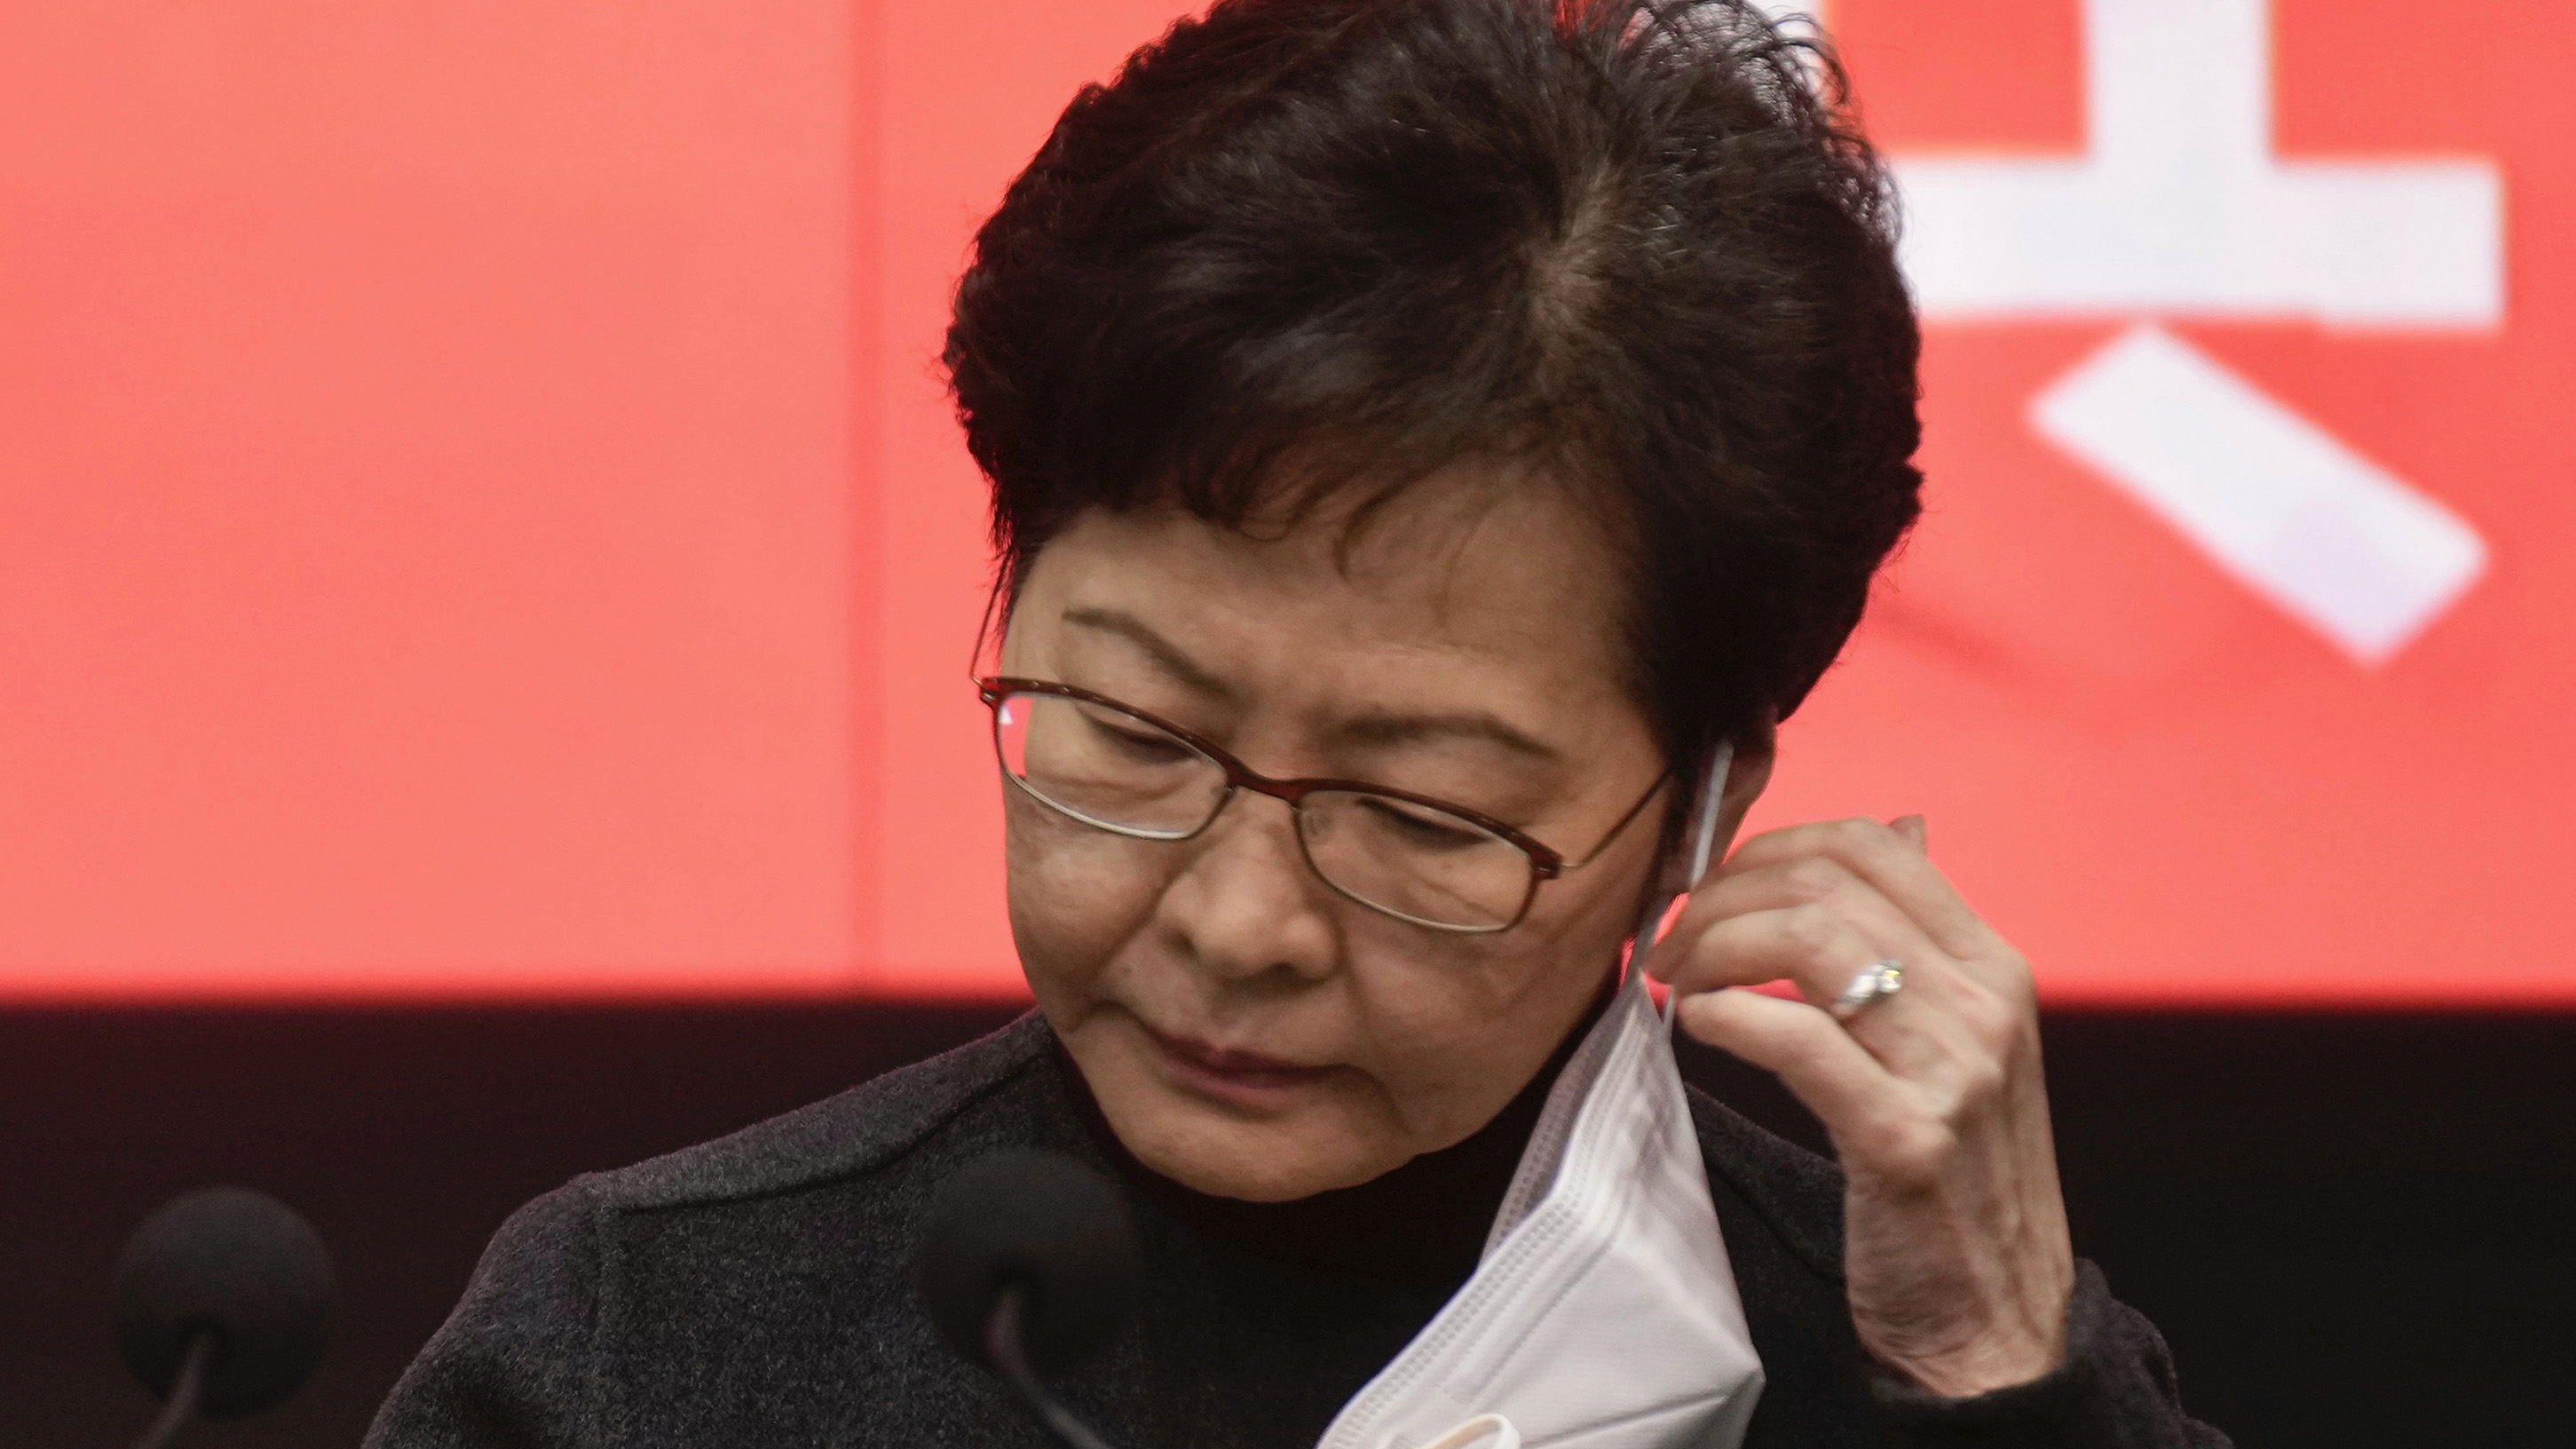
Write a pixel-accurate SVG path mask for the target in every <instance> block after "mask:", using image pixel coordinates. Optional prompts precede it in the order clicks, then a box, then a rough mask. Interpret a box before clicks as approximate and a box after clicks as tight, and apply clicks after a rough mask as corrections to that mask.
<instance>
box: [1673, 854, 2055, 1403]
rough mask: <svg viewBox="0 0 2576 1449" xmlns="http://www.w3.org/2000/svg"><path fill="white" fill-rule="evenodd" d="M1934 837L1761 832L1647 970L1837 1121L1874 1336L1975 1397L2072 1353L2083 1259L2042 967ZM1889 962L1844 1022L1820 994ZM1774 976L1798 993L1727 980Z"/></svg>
mask: <svg viewBox="0 0 2576 1449" xmlns="http://www.w3.org/2000/svg"><path fill="white" fill-rule="evenodd" d="M1923 840H1924V833H1923V822H1922V819H1921V818H1920V817H1919V816H1914V817H1907V818H1906V819H1903V820H1899V821H1897V822H1895V823H1894V824H1893V825H1881V824H1879V823H1878V822H1876V821H1872V820H1846V821H1839V822H1836V823H1833V824H1820V825H1799V826H1793V827H1791V828H1789V829H1785V830H1774V831H1771V832H1769V833H1768V834H1765V835H1761V836H1757V837H1755V838H1754V839H1752V840H1750V841H1747V842H1745V844H1744V845H1743V846H1742V847H1741V848H1740V849H1738V850H1737V851H1736V852H1735V853H1734V854H1733V855H1732V856H1731V857H1729V858H1728V859H1727V860H1726V862H1725V863H1724V864H1723V865H1721V866H1719V867H1718V868H1717V869H1715V870H1712V871H1711V872H1709V874H1708V876H1707V878H1706V879H1704V880H1702V881H1701V882H1700V883H1699V887H1698V889H1696V890H1694V891H1693V892H1692V894H1691V899H1690V904H1689V906H1688V907H1687V908H1686V909H1685V910H1684V911H1683V912H1682V916H1681V919H1680V921H1679V922H1677V923H1676V924H1675V926H1674V928H1673V930H1672V931H1671V932H1670V933H1669V934H1668V935H1666V936H1665V938H1664V939H1663V940H1662V941H1661V942H1660V943H1659V944H1658V945H1657V946H1656V947H1655V950H1654V953H1653V954H1652V955H1651V956H1650V957H1648V959H1647V967H1646V969H1647V970H1648V972H1649V973H1650V974H1652V975H1654V976H1655V977H1657V978H1659V979H1661V980H1663V981H1666V982H1668V983H1670V984H1671V986H1672V988H1673V989H1674V990H1675V991H1678V992H1680V993H1681V994H1682V996H1683V998H1684V999H1683V1001H1682V1004H1681V1024H1682V1026H1683V1028H1684V1029H1685V1030H1687V1031H1689V1032H1690V1034H1691V1035H1692V1036H1695V1037H1697V1038H1699V1039H1700V1040H1701V1041H1704V1042H1707V1043H1709V1044H1710V1045H1712V1046H1716V1047H1721V1048H1724V1049H1725V1050H1727V1051H1730V1052H1733V1053H1734V1054H1735V1055H1737V1056H1739V1057H1742V1058H1744V1059H1745V1060H1747V1061H1750V1062H1753V1063H1755V1064H1756V1065H1759V1066H1762V1067H1766V1068H1768V1069H1770V1070H1771V1071H1774V1072H1777V1073H1779V1075H1780V1077H1781V1079H1782V1080H1784V1081H1785V1082H1787V1083H1788V1085H1789V1088H1790V1090H1791V1091H1794V1092H1795V1093H1797V1094H1798V1097H1799V1099H1800V1100H1802V1101H1804V1102H1805V1103H1806V1104H1807V1106H1808V1107H1809V1108H1810V1109H1812V1110H1813V1111H1814V1112H1815V1114H1816V1115H1817V1117H1819V1118H1821V1119H1822V1120H1823V1122H1824V1125H1825V1128H1826V1130H1827V1131H1828V1132H1830V1133H1831V1134H1832V1136H1833V1140H1834V1148H1835V1151H1836V1153H1837V1154H1838V1155H1839V1156H1840V1157H1841V1159H1842V1167H1843V1173H1844V1177H1845V1180H1846V1184H1847V1186H1846V1190H1845V1205H1846V1212H1847V1219H1846V1224H1845V1240H1846V1244H1845V1250H1844V1251H1845V1271H1846V1276H1847V1280H1848V1287H1849V1291H1850V1298H1851V1309H1852V1319H1853V1322H1854V1325H1855V1326H1856V1327H1857V1328H1858V1329H1859V1332H1860V1341H1861V1344H1862V1346H1864V1347H1865V1348H1867V1349H1868V1350H1869V1352H1870V1353H1871V1354H1872V1355H1873V1356H1875V1357H1876V1358H1877V1359H1878V1360H1879V1361H1880V1362H1882V1363H1884V1364H1886V1365H1887V1366H1889V1367H1890V1368H1893V1369H1896V1370H1898V1371H1899V1372H1901V1373H1903V1374H1905V1375H1906V1376H1907V1377H1908V1378H1910V1379H1912V1380H1913V1381H1914V1382H1915V1383H1917V1384H1919V1385H1921V1386H1922V1387H1923V1388H1924V1389H1926V1390H1928V1391H1930V1392H1932V1393H1935V1394H1940V1395H1944V1396H1949V1397H1965V1396H1967V1395H1971V1394H1978V1393H1983V1392H1986V1391H1989V1390H1992V1389H1999V1388H2005V1387H2008V1386H2011V1385H2013V1384H2019V1383H2026V1382H2028V1381H2029V1380H2031V1379H2035V1378H2038V1377H2040V1376H2041V1375H2043V1374H2046V1373H2047V1372H2049V1371H2050V1370H2051V1369H2053V1368H2055V1367H2056V1366H2057V1365H2058V1363H2059V1362H2060V1361H2061V1360H2062V1359H2063V1358H2064V1356H2065V1329H2066V1306H2067V1298H2068V1295H2069V1293H2070V1292H2071V1291H2072V1290H2073V1284H2074V1276H2075V1275H2074V1254H2073V1250H2072V1249H2071V1248H2070V1246H2069V1245H2068V1241H2067V1233H2066V1209H2065V1204H2064V1200H2063V1198H2062V1197H2061V1195H2060V1193H2059V1190H2058V1184H2057V1158H2056V1151H2055V1148H2054V1146H2053V1145H2052V1143H2051V1141H2050V1137H2049V1128H2048V1099H2047V1094H2046V1090H2045V1087H2044V1085H2043V1083H2042V1081H2041V1078H2040V1066H2039V1015H2038V1006H2037V997H2036V994H2035V993H2034V991H2033V989H2032V986H2031V975H2030V966H2029V964H2028V963H2027V962H2025V961H2024V960H2023V959H2022V957H2021V954H2020V953H2019V952H2017V951H2015V950H2014V949H2013V948H2012V947H2011V945H2009V944H2008V943H2006V942H2005V941H2004V939H2003V938H2002V937H2001V936H1998V935H1997V934H1995V932H1994V930H1993V929H1992V928H1991V927H1989V926H1987V925H1986V923H1985V922H1984V921H1982V920H1979V919H1978V918H1977V915H1976V913H1975V912H1974V911H1971V910H1970V909H1969V908H1968V905H1967V903H1966V902H1965V901H1963V900H1961V899H1960V898H1959V894H1958V892H1957V891H1955V890H1953V889H1952V888H1951V886H1950V883H1949V881H1948V880H1946V879H1944V878H1943V877H1942V875H1941V873H1940V872H1939V871H1938V870H1935V869H1934V868H1933V866H1932V862H1931V860H1930V859H1929V858H1928V857H1927V856H1926V855H1925V854H1924V848H1923ZM1884 960H1894V961H1896V962H1897V963H1899V964H1900V965H1901V966H1902V968H1903V972H1904V975H1903V980H1902V985H1901V987H1900V989H1899V990H1898V991H1897V992H1896V993H1895V994H1894V995H1892V996H1888V997H1885V998H1883V999H1881V1000H1878V1001H1875V1002H1873V1003H1871V1004H1869V1005H1867V1006H1865V1007H1863V1008H1861V1010H1860V1011H1859V1012H1858V1013H1857V1014H1855V1015H1853V1016H1852V1017H1851V1018H1850V1019H1849V1020H1846V1021H1837V1020H1836V1019H1835V1018H1834V1017H1833V1015H1832V1014H1831V1013H1830V1012H1829V1011H1828V1010H1827V1007H1828V1006H1829V1005H1830V1004H1831V1003H1832V1002H1833V1001H1834V999H1835V998H1836V997H1838V996H1840V995H1841V994H1842V993H1843V991H1844V989H1845V988H1846V987H1848V986H1850V985H1851V984H1852V979H1853V977H1855V976H1856V975H1857V974H1859V973H1860V972H1861V971H1863V970H1865V969H1867V968H1868V967H1870V966H1871V965H1872V964H1873V963H1876V962H1880V961H1884ZM1781 980H1786V981H1790V982H1793V983H1795V984H1796V986H1797V988H1798V993H1799V995H1800V996H1802V997H1804V998H1805V999H1804V1000H1803V1001H1789V1000H1785V999H1782V998H1779V997H1774V996H1766V995H1761V994H1758V993H1755V992H1750V991H1720V990H1718V988H1720V987H1727V986H1752V985H1758V984H1760V983H1763V982H1767V981H1781Z"/></svg>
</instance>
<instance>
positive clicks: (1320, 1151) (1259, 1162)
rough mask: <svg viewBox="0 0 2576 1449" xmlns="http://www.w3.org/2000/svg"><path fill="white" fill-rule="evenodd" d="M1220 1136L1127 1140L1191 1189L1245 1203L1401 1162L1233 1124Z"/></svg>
mask: <svg viewBox="0 0 2576 1449" xmlns="http://www.w3.org/2000/svg"><path fill="white" fill-rule="evenodd" d="M1225 1134H1226V1135H1225V1137H1224V1139H1223V1140H1221V1141H1211V1140H1209V1139H1208V1138H1207V1137H1206V1136H1204V1135H1202V1134H1199V1133H1184V1134H1178V1136H1179V1140H1177V1141H1174V1142H1172V1143H1169V1144H1161V1143H1150V1142H1149V1143H1148V1144H1146V1145H1145V1147H1144V1148H1143V1149H1140V1148H1139V1146H1138V1145H1137V1144H1134V1143H1130V1144H1129V1145H1128V1150H1129V1151H1130V1152H1134V1153H1135V1154H1136V1158H1137V1160H1138V1161H1140V1162H1142V1163H1144V1164H1145V1165H1146V1166H1147V1167H1149V1168H1152V1169H1153V1170H1154V1171H1155V1172H1158V1173H1160V1174H1162V1175H1163V1176H1165V1177H1168V1178H1170V1179H1171V1180H1173V1181H1174V1182H1177V1183H1179V1184H1180V1185H1181V1186H1183V1187H1186V1188H1188V1189H1190V1190H1191V1191H1192V1192H1200V1193H1205V1194H1207V1195H1208V1196H1210V1197H1227V1198H1237V1199H1240V1200H1242V1201H1245V1202H1290V1201H1293V1200H1295V1199H1297V1198H1301V1197H1312V1196H1314V1195H1315V1194H1316V1193H1319V1192H1329V1191H1331V1190H1332V1189H1334V1188H1337V1187H1356V1186H1358V1185H1359V1184H1361V1183H1363V1182H1366V1181H1368V1180H1369V1179H1371V1178H1374V1177H1377V1176H1380V1175H1381V1174H1383V1173H1386V1172H1388V1171H1390V1170H1392V1169H1393V1168H1395V1167H1397V1166H1399V1165H1401V1159H1398V1160H1396V1161H1390V1162H1377V1161H1374V1160H1364V1159H1362V1158H1360V1157H1359V1156H1357V1155H1355V1154H1353V1153H1351V1152H1349V1151H1348V1150H1347V1149H1345V1150H1341V1151H1335V1150H1332V1149H1330V1148H1324V1147H1321V1146H1319V1145H1318V1144H1312V1143H1304V1142H1299V1141H1296V1140H1295V1139H1294V1138H1289V1139H1288V1140H1280V1138H1281V1137H1282V1136H1283V1135H1284V1134H1279V1133H1275V1132H1270V1131H1263V1130H1261V1129H1257V1128H1253V1129H1247V1128H1245V1127H1243V1126H1242V1125H1241V1124H1232V1125H1230V1126H1229V1127H1227V1128H1226V1129H1225Z"/></svg>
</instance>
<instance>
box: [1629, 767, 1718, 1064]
mask: <svg viewBox="0 0 2576 1449" xmlns="http://www.w3.org/2000/svg"><path fill="white" fill-rule="evenodd" d="M1734 763H1735V745H1734V744H1733V742H1731V741H1728V740H1719V741H1718V742H1717V743H1716V744H1714V745H1711V746H1709V750H1708V757H1707V759H1706V760H1705V761H1703V762H1702V764H1701V766H1700V771H1699V785H1698V788H1697V789H1696V790H1694V791H1693V792H1692V794H1691V832H1690V870H1689V872H1688V873H1687V874H1685V875H1683V876H1681V877H1680V879H1679V880H1675V879H1674V878H1673V877H1672V876H1670V875H1666V876H1665V877H1664V878H1663V879H1662V880H1660V881H1658V882H1657V884H1658V885H1659V886H1661V887H1662V889H1660V890H1658V891H1656V892H1655V893H1654V894H1653V895H1652V896H1650V897H1648V898H1647V904H1646V913H1645V914H1644V915H1643V916H1641V917H1639V918H1638V920H1637V931H1636V935H1635V936H1634V937H1633V938H1632V939H1631V941H1630V943H1629V946H1628V973H1627V974H1628V977H1629V979H1631V980H1634V979H1635V978H1636V976H1637V974H1638V973H1639V972H1641V971H1643V970H1645V969H1646V953H1647V952H1648V951H1650V950H1653V949H1654V945H1655V933H1656V931H1658V930H1659V929H1661V928H1662V926H1663V924H1664V916H1665V914H1666V913H1667V912H1669V911H1671V910H1672V908H1673V902H1675V901H1677V900H1680V899H1681V898H1682V897H1683V896H1684V895H1686V894H1688V893H1689V892H1690V889H1691V887H1693V886H1695V885H1698V884H1699V879H1700V877H1701V876H1704V875H1706V874H1708V862H1709V857H1710V856H1711V855H1713V854H1714V853H1715V852H1716V850H1717V814H1718V807H1719V806H1721V805H1723V804H1724V803H1726V776H1727V771H1728V768H1729V767H1730V766H1732V765H1733V764H1734ZM1679 858H1680V857H1678V856H1676V857H1675V858H1674V859H1675V860H1676V861H1678V860H1679ZM1670 865H1671V863H1670V862H1667V863H1664V864H1663V866H1662V867H1661V868H1663V869H1667V870H1669V869H1670ZM1680 1008H1681V996H1680V994H1679V993H1668V994H1666V996H1665V997H1664V1024H1665V1025H1666V1026H1670V1025H1672V1023H1673V1017H1674V1015H1675V1014H1676V1013H1677V1012H1678V1011H1679V1010H1680Z"/></svg>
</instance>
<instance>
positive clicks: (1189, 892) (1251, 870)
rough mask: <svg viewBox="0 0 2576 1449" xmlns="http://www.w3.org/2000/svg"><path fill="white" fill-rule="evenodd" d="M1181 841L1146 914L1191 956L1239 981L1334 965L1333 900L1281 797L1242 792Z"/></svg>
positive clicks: (1305, 973) (1323, 972) (1318, 971)
mask: <svg viewBox="0 0 2576 1449" xmlns="http://www.w3.org/2000/svg"><path fill="white" fill-rule="evenodd" d="M1190 848H1191V856H1190V860H1189V863H1188V864H1187V865H1186V866H1184V867H1183V868H1182V869H1181V870H1180V871H1179V872H1177V873H1176V874H1175V875H1173V877H1172V878H1171V880H1170V883H1169V884H1167V885H1166V886H1165V887H1164V888H1163V895H1162V899H1161V900H1160V902H1158V903H1157V906H1156V920H1157V922H1158V924H1160V925H1161V926H1162V928H1163V929H1164V930H1165V931H1167V932H1169V933H1171V934H1172V936H1173V937H1174V938H1175V939H1176V943H1177V944H1179V945H1181V946H1182V947H1183V948H1184V949H1185V950H1187V951H1188V953H1189V955H1190V957H1191V959H1192V960H1194V961H1196V962H1198V963H1199V964H1200V965H1201V966H1202V967H1204V968H1205V969H1207V970H1208V971H1210V972H1213V973H1215V974H1217V975H1219V976H1224V977H1228V978H1232V979H1242V980H1248V979H1252V978H1256V977H1260V976H1264V975H1268V974H1271V973H1274V972H1279V973H1286V974H1288V975H1290V976H1294V977H1297V978H1302V979H1308V980H1320V979H1322V978H1323V977H1325V976H1329V975H1331V974H1332V972H1333V971H1334V970H1335V969H1336V968H1337V967H1338V965H1339V963H1340V955H1341V945H1340V938H1341V933H1340V931H1339V930H1337V929H1336V928H1335V925H1334V918H1333V904H1334V902H1335V901H1337V900H1338V899H1339V898H1338V897H1336V896H1334V895H1333V892H1332V888H1331V887H1330V886H1327V885H1325V884H1324V883H1323V881H1321V880H1319V879H1317V878H1316V875H1315V872H1314V871H1313V870H1312V869H1310V868H1309V867H1308V866H1307V864H1306V856H1305V852H1304V851H1303V850H1301V849H1300V848H1299V847H1298V844H1297V820H1296V812H1295V811H1294V810H1293V809H1292V808H1291V807H1290V806H1289V805H1288V804H1287V803H1286V802H1285V801H1281V800H1274V799H1271V798H1269V797H1267V796H1263V795H1257V794H1254V793H1252V792H1251V791H1248V790H1247V791H1243V792H1241V793H1239V794H1238V795H1237V796H1236V797H1235V798H1234V799H1233V800H1231V801H1228V802H1227V804H1226V807H1225V808H1224V809H1223V810H1222V811H1220V812H1219V813H1218V815H1217V818H1216V820H1215V822H1214V823H1213V824H1211V825H1209V826H1208V828H1207V831H1206V833H1205V834H1203V835H1201V836H1200V837H1199V838H1198V839H1197V840H1195V841H1193V842H1191V844H1190Z"/></svg>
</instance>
